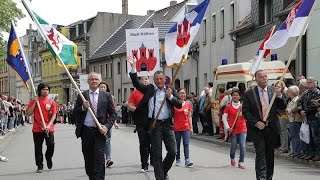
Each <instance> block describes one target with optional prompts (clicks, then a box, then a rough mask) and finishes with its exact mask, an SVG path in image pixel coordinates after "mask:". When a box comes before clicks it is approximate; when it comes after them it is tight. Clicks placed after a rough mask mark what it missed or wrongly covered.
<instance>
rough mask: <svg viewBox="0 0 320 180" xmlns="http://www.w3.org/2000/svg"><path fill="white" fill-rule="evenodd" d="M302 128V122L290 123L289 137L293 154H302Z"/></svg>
mask: <svg viewBox="0 0 320 180" xmlns="http://www.w3.org/2000/svg"><path fill="white" fill-rule="evenodd" d="M300 127H301V122H290V123H289V135H290V144H291V147H292V154H300V153H301V152H302V149H301V144H300V135H299V133H300Z"/></svg>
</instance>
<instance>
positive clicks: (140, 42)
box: [126, 28, 160, 76]
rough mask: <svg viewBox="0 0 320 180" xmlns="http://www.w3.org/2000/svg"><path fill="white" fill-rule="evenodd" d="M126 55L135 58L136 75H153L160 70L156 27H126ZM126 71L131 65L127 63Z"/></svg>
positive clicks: (129, 70)
mask: <svg viewBox="0 0 320 180" xmlns="http://www.w3.org/2000/svg"><path fill="white" fill-rule="evenodd" d="M126 43H127V56H132V57H135V58H136V59H137V63H136V67H137V73H138V76H153V74H154V72H156V71H158V70H160V60H159V37H158V28H145V29H127V30H126ZM127 66H128V73H129V72H131V66H130V65H129V63H127Z"/></svg>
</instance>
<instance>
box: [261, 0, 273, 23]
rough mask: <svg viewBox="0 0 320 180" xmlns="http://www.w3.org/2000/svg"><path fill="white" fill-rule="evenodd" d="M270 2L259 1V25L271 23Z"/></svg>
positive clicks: (270, 0) (265, 0) (267, 0)
mask: <svg viewBox="0 0 320 180" xmlns="http://www.w3.org/2000/svg"><path fill="white" fill-rule="evenodd" d="M271 16H272V0H259V25H260V26H262V25H265V24H267V23H269V22H271Z"/></svg>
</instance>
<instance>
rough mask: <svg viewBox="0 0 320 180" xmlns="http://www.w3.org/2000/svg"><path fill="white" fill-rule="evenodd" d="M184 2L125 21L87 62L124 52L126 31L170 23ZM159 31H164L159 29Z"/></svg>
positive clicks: (185, 0) (185, 1)
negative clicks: (160, 23) (159, 23)
mask: <svg viewBox="0 0 320 180" xmlns="http://www.w3.org/2000/svg"><path fill="white" fill-rule="evenodd" d="M187 1H188V0H184V1H182V2H180V3H178V4H176V5H173V6H169V7H167V8H164V9H161V10H158V11H156V12H154V13H153V14H152V15H146V16H142V17H137V18H135V19H133V20H129V21H126V22H125V23H124V24H123V25H122V26H121V27H120V28H119V29H118V30H117V31H116V32H114V33H113V34H112V35H111V36H110V37H109V38H107V40H106V41H105V42H104V43H103V44H102V45H101V46H100V47H99V48H98V49H97V50H96V51H95V52H94V53H93V54H92V55H91V56H90V57H89V59H88V61H91V60H95V59H100V58H103V57H106V56H110V55H114V54H121V53H125V52H126V29H139V28H151V27H153V25H154V24H155V23H157V22H164V21H170V20H171V19H172V18H173V17H174V15H176V13H177V12H178V11H179V10H180V9H181V8H182V7H183V6H184V5H185V4H186V3H187ZM161 31H164V30H162V29H161Z"/></svg>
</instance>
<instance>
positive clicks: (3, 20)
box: [0, 0, 25, 57]
mask: <svg viewBox="0 0 320 180" xmlns="http://www.w3.org/2000/svg"><path fill="white" fill-rule="evenodd" d="M24 16H25V15H24V14H23V13H22V11H21V9H19V8H18V7H17V4H16V3H15V2H13V0H1V3H0V32H9V31H10V24H11V20H14V21H17V20H18V19H21V18H23V17H24ZM5 47H6V40H5V39H3V35H2V34H1V33H0V57H1V56H3V55H4V53H5Z"/></svg>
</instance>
